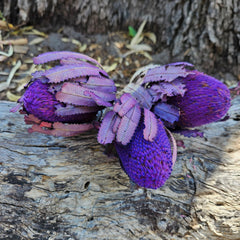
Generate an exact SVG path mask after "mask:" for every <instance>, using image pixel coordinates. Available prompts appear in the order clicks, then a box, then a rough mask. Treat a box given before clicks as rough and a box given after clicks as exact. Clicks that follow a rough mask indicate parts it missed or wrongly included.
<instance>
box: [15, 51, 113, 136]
mask: <svg viewBox="0 0 240 240" xmlns="http://www.w3.org/2000/svg"><path fill="white" fill-rule="evenodd" d="M33 60H34V63H35V64H43V63H46V62H49V61H53V60H60V63H59V65H57V66H54V67H52V68H50V69H48V70H46V71H38V72H35V73H33V74H32V75H33V78H32V80H31V81H30V83H29V84H28V85H27V86H26V91H25V93H24V95H23V96H22V97H21V98H20V99H19V104H20V106H22V107H23V109H22V111H21V112H22V113H24V114H26V115H25V122H26V123H27V124H33V126H32V128H31V129H30V132H34V131H37V132H41V133H45V134H51V135H54V136H73V135H77V134H79V133H82V132H84V131H87V130H89V129H91V128H93V127H94V126H93V123H92V121H93V120H94V119H95V118H96V114H97V113H98V111H99V110H102V109H103V108H104V107H110V106H112V102H113V101H114V100H115V92H116V87H115V85H114V82H113V80H111V79H110V78H109V77H108V75H107V73H106V72H105V71H104V70H103V69H102V68H101V66H100V64H99V63H98V62H97V61H96V60H94V59H92V58H90V57H88V56H86V55H83V54H80V53H74V52H48V53H43V54H41V55H39V56H38V57H35V58H34V59H33ZM20 106H19V107H20ZM19 107H18V108H19ZM16 110H17V108H15V109H12V111H16Z"/></svg>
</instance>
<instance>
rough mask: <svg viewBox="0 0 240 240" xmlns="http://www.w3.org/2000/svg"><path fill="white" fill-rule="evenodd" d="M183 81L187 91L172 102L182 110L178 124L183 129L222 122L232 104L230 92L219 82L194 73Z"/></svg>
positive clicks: (196, 72)
mask: <svg viewBox="0 0 240 240" xmlns="http://www.w3.org/2000/svg"><path fill="white" fill-rule="evenodd" d="M193 73H194V74H193V75H192V74H191V75H188V76H187V77H186V78H184V79H182V81H183V83H184V85H185V87H186V89H187V91H186V92H185V94H184V96H176V97H174V98H172V99H171V100H170V101H171V103H172V104H174V105H175V106H177V107H178V108H179V109H180V118H179V121H178V122H177V124H178V125H179V126H181V127H196V126H200V125H203V124H207V123H210V122H214V121H218V120H220V119H221V118H222V117H223V116H224V115H225V114H226V113H227V111H228V109H229V107H230V104H231V96H230V91H229V89H228V88H227V86H226V85H224V84H223V83H222V82H220V81H219V80H217V79H215V78H213V77H210V76H208V75H206V74H203V73H200V72H198V71H194V72H193Z"/></svg>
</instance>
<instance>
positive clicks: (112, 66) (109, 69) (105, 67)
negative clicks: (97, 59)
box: [103, 63, 118, 73]
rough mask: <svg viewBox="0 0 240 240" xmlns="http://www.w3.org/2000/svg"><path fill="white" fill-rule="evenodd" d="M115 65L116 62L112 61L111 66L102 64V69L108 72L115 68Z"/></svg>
mask: <svg viewBox="0 0 240 240" xmlns="http://www.w3.org/2000/svg"><path fill="white" fill-rule="evenodd" d="M117 65H118V64H117V63H113V64H112V65H111V66H103V69H104V70H105V71H106V72H107V73H109V72H111V71H113V70H115V69H116V67H117Z"/></svg>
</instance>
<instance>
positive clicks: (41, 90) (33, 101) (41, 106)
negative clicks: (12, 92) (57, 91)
mask: <svg viewBox="0 0 240 240" xmlns="http://www.w3.org/2000/svg"><path fill="white" fill-rule="evenodd" d="M49 86H50V85H49V84H47V83H43V82H42V81H41V80H40V79H36V80H35V81H34V82H32V83H31V84H30V85H29V87H28V88H27V89H26V91H25V93H24V95H23V97H22V101H23V105H24V109H25V110H26V112H27V113H28V114H33V115H34V116H36V117H37V118H39V119H40V120H42V121H47V122H63V123H83V122H88V121H91V120H93V119H94V118H95V116H96V112H93V113H85V114H75V115H68V116H58V115H57V114H56V113H55V111H56V106H58V105H63V104H61V103H60V102H59V101H57V100H56V98H55V95H54V94H52V93H51V92H50V91H49ZM63 106H64V105H63Z"/></svg>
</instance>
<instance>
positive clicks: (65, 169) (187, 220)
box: [0, 97, 240, 239]
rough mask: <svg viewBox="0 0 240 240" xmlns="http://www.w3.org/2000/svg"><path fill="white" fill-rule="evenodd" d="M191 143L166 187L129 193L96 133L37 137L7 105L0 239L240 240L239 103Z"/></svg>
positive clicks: (0, 148)
mask: <svg viewBox="0 0 240 240" xmlns="http://www.w3.org/2000/svg"><path fill="white" fill-rule="evenodd" d="M232 105H233V106H232V107H231V109H230V111H229V113H230V119H229V120H227V121H225V122H217V123H212V124H209V125H206V126H204V127H202V130H204V133H205V138H203V139H202V138H191V139H188V138H184V137H179V136H176V137H177V139H183V140H184V143H185V146H186V148H185V149H183V148H179V150H178V160H177V163H176V165H175V166H174V170H173V172H172V176H171V177H170V179H169V180H168V181H167V183H166V185H165V186H164V187H162V188H160V189H158V190H143V189H138V190H131V188H130V183H129V180H128V177H127V176H126V175H125V173H124V172H123V171H122V170H121V167H120V165H119V162H118V158H117V157H114V156H111V157H108V156H106V155H105V154H104V153H103V152H104V147H103V146H100V145H99V144H98V143H97V141H96V133H95V132H91V133H89V134H85V135H82V136H79V137H72V138H54V137H51V136H46V135H41V134H39V133H33V134H29V133H28V132H27V128H28V126H26V125H25V124H24V123H23V116H22V115H20V114H18V113H14V114H13V113H9V109H10V108H11V107H12V106H14V103H11V102H5V101H1V102H0V109H1V111H0V191H1V194H0V239H239V236H240V225H239V223H240V206H239V202H240V197H239V196H240V192H239V191H240V188H239V186H240V175H239V170H240V161H239V160H240V115H239V113H240V97H238V98H236V99H234V100H233V101H232Z"/></svg>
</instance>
